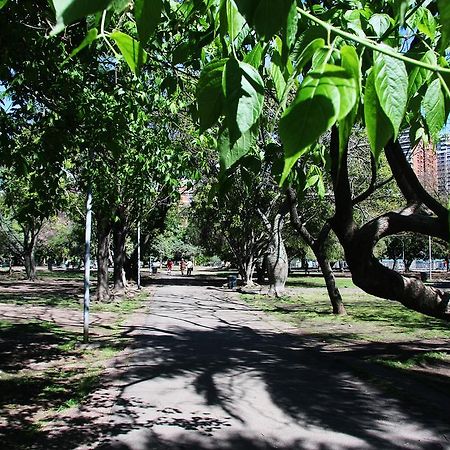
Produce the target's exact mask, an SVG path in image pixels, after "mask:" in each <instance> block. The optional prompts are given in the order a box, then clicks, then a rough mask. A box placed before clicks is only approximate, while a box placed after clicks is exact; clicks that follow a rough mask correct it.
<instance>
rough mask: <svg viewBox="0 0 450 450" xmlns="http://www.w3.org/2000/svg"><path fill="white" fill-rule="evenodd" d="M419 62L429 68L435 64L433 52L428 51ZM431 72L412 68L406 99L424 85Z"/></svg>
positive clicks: (415, 67) (417, 67) (420, 68)
mask: <svg viewBox="0 0 450 450" xmlns="http://www.w3.org/2000/svg"><path fill="white" fill-rule="evenodd" d="M420 60H421V61H422V62H424V63H427V64H429V65H431V66H435V65H436V64H437V59H436V55H435V54H434V51H433V50H428V51H427V52H426V53H425V54H424V55H423V56H422V58H420ZM432 73H433V72H431V70H428V69H425V68H423V67H419V66H414V68H413V69H412V71H411V73H410V74H409V80H408V98H411V97H412V96H414V95H415V93H416V92H417V91H418V90H419V89H420V88H421V87H422V86H423V84H424V83H426V82H427V81H428V80H429V79H430V77H431V75H432Z"/></svg>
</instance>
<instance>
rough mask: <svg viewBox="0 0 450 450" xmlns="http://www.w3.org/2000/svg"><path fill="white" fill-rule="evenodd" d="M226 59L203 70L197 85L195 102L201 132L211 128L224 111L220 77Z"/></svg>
mask: <svg viewBox="0 0 450 450" xmlns="http://www.w3.org/2000/svg"><path fill="white" fill-rule="evenodd" d="M226 62H227V59H221V60H219V61H213V62H212V63H210V64H208V65H207V66H205V67H204V68H203V70H202V71H201V73H200V79H199V80H198V84H197V91H196V96H197V102H198V112H199V118H200V128H201V130H202V131H204V130H207V129H208V128H209V127H211V126H213V125H214V124H215V123H216V121H217V119H218V118H219V117H220V115H221V114H222V113H223V110H224V100H225V97H224V95H223V90H222V76H223V71H224V68H225V64H226Z"/></svg>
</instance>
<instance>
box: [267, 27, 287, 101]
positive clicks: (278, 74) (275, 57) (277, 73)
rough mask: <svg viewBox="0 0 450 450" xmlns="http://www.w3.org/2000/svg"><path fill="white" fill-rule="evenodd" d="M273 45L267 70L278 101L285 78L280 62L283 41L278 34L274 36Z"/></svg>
mask: <svg viewBox="0 0 450 450" xmlns="http://www.w3.org/2000/svg"><path fill="white" fill-rule="evenodd" d="M274 45H275V48H274V49H273V53H272V61H271V62H270V65H269V68H268V69H269V70H268V72H269V75H270V78H271V79H272V82H273V85H274V87H275V95H276V98H277V100H278V101H281V100H282V98H283V94H284V91H285V89H286V80H285V78H284V75H283V70H282V62H281V52H282V47H283V43H282V41H281V39H280V38H279V37H278V36H276V37H275V40H274Z"/></svg>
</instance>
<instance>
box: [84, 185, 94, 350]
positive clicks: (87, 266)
mask: <svg viewBox="0 0 450 450" xmlns="http://www.w3.org/2000/svg"><path fill="white" fill-rule="evenodd" d="M91 229H92V191H91V188H90V187H89V188H88V195H87V201H86V230H85V239H84V301H83V342H84V343H87V342H89V303H90V297H89V286H90V275H91Z"/></svg>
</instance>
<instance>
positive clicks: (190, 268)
mask: <svg viewBox="0 0 450 450" xmlns="http://www.w3.org/2000/svg"><path fill="white" fill-rule="evenodd" d="M186 268H187V275H188V276H190V275H192V271H193V270H194V263H193V262H192V261H191V260H189V261H188V262H187V264H186Z"/></svg>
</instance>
